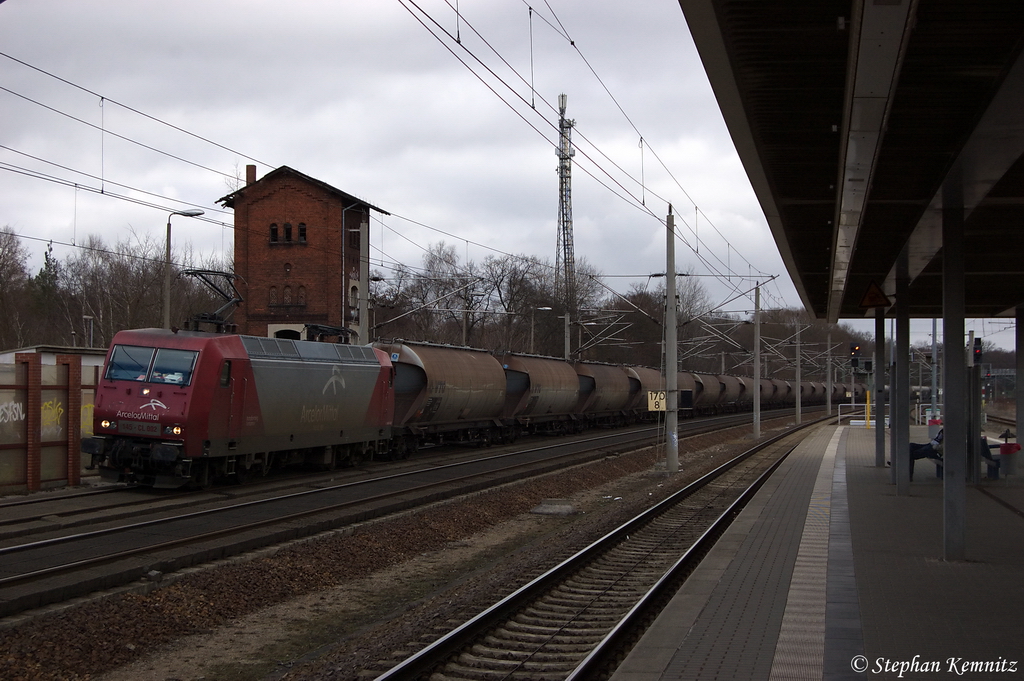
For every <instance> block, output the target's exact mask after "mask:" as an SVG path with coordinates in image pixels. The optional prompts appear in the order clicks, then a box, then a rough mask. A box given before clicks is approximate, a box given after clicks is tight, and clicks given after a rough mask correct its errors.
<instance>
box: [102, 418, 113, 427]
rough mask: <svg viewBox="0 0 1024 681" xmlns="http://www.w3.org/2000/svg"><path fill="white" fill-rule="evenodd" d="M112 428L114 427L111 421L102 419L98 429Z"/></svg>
mask: <svg viewBox="0 0 1024 681" xmlns="http://www.w3.org/2000/svg"><path fill="white" fill-rule="evenodd" d="M113 427H114V422H113V421H108V420H107V419H103V420H102V421H100V428H113Z"/></svg>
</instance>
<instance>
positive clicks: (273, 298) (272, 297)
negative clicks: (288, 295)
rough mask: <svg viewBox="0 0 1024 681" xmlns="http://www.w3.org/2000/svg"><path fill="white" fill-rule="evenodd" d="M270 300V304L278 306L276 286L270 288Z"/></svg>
mask: <svg viewBox="0 0 1024 681" xmlns="http://www.w3.org/2000/svg"><path fill="white" fill-rule="evenodd" d="M269 300H270V304H271V305H277V287H276V286H271V287H270V298H269Z"/></svg>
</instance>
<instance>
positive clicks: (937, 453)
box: [910, 428, 942, 480]
mask: <svg viewBox="0 0 1024 681" xmlns="http://www.w3.org/2000/svg"><path fill="white" fill-rule="evenodd" d="M917 459H935V460H937V461H942V429H941V428H940V429H939V432H938V433H936V434H935V437H933V438H932V439H931V440H930V441H928V442H925V443H919V442H911V443H910V479H911V480H913V479H914V461H916V460H917Z"/></svg>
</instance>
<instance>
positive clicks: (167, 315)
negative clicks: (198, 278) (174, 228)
mask: <svg viewBox="0 0 1024 681" xmlns="http://www.w3.org/2000/svg"><path fill="white" fill-rule="evenodd" d="M202 214H203V211H201V210H199V209H198V208H189V209H188V210H176V211H172V212H171V213H170V215H168V216H167V250H166V251H165V252H164V328H165V329H169V328H171V216H172V215H184V216H185V217H187V218H194V217H198V216H200V215H202Z"/></svg>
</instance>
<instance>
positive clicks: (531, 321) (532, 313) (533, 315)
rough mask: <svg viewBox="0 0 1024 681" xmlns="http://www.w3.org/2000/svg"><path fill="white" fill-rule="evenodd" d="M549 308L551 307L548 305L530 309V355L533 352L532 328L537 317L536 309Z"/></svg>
mask: <svg viewBox="0 0 1024 681" xmlns="http://www.w3.org/2000/svg"><path fill="white" fill-rule="evenodd" d="M550 309H551V308H550V307H535V308H533V309H532V310H530V354H531V355H533V354H535V352H534V348H533V336H534V329H535V327H536V324H535V321H536V319H537V310H550Z"/></svg>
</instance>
